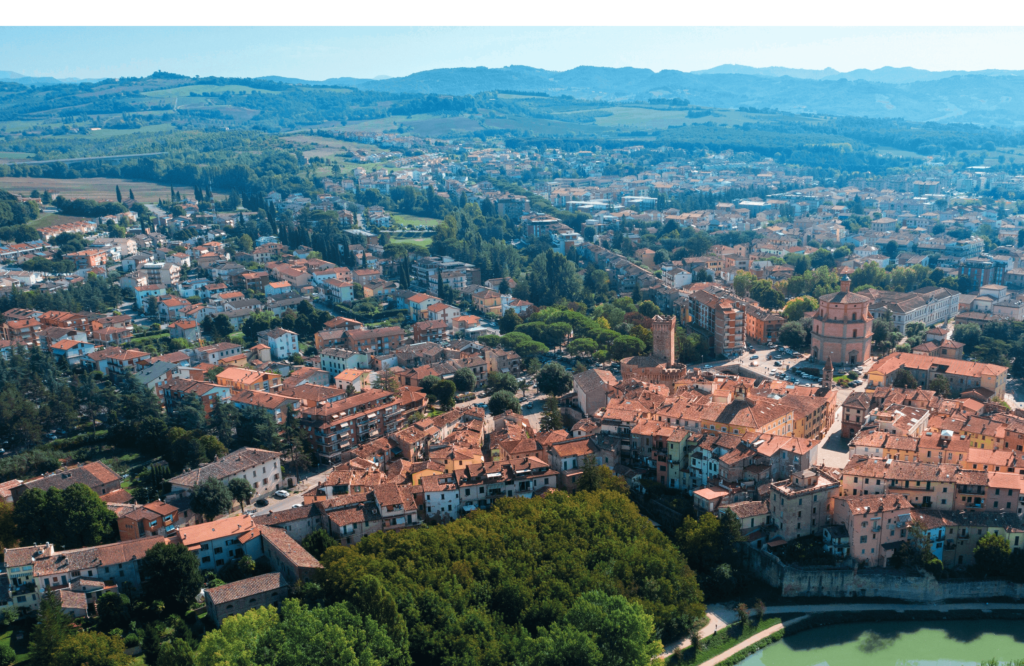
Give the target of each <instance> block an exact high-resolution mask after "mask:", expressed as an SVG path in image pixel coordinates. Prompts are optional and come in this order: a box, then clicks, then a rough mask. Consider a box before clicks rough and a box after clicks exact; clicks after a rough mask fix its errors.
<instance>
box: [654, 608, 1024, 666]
mask: <svg viewBox="0 0 1024 666" xmlns="http://www.w3.org/2000/svg"><path fill="white" fill-rule="evenodd" d="M892 610H894V611H896V612H897V613H902V612H903V611H919V610H925V611H936V612H940V613H945V612H948V611H954V610H979V611H982V612H986V611H993V610H1024V604H1020V603H1016V604H1011V603H984V602H971V603H951V604H946V603H937V604H936V603H933V604H894V603H879V604H807V605H795V606H768V607H766V608H765V616H766V617H770V616H772V615H780V614H782V613H787V614H789V613H801V616H800V617H798V618H794V619H792V620H786V621H785V622H783V623H781V624H776V625H774V626H772V627H769V628H768V629H765V630H764V631H760V632H758V633H756V634H754V635H753V636H751V637H750V638H748V639H746V640H744V641H743V642H741V643H738V644H737V645H734V646H733V647H731V648H729V649H728V650H726V651H725V652H723V653H722V654H720V655H718V656H717V657H714V658H712V659H709V660H708V661H706V662H703V663H702V664H701V666H714V665H715V664H717V663H719V662H720V661H722V660H723V659H726V658H727V657H731V656H732V655H734V654H736V653H737V652H739V651H740V650H742V649H744V648H746V647H747V646H750V645H753V644H754V643H756V642H758V641H759V640H761V639H764V638H767V637H768V636H771V635H772V634H774V633H775V632H776V631H779V630H780V629H782V628H783V627H787V626H789V625H791V624H794V623H796V622H800V621H801V620H805V619H807V618H808V617H809V616H811V615H814V614H816V613H835V612H870V611H892ZM752 612H753V611H752ZM707 618H708V624H707V626H706V627H704V628H703V629H701V630H700V637H701V638H707V637H708V636H711V635H713V634H714V633H715V632H716V631H718V630H719V629H723V628H725V627H727V626H728V625H730V624H732V623H734V622H736V621H737V620H739V616H738V615H737V614H736V611H734V610H733V609H731V608H728V607H726V606H722V605H711V606H708V611H707ZM688 647H690V639H688V638H683V639H680V640H678V641H675V642H673V643H670V644H668V645H666V646H665V651H664V652H662V653H661V654H659V655H658V656H657V657H656V658H657V659H668V658H669V657H670V656H672V653H673V652H675V651H676V650H679V649H682V650H685V649H686V648H688Z"/></svg>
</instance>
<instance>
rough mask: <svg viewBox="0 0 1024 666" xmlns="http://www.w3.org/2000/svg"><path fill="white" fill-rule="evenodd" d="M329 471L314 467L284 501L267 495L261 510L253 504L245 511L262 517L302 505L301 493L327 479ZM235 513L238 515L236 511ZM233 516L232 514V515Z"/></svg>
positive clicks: (325, 468)
mask: <svg viewBox="0 0 1024 666" xmlns="http://www.w3.org/2000/svg"><path fill="white" fill-rule="evenodd" d="M328 471H330V470H329V469H328V468H327V467H326V466H323V465H321V466H319V467H314V468H313V469H312V470H310V472H311V474H310V475H309V476H307V477H306V478H304V479H301V480H300V481H299V485H297V486H296V487H294V488H292V489H290V490H289V491H288V492H289V493H291V494H290V495H288V497H286V498H285V499H275V498H274V496H273V495H267V500H269V502H270V503H269V504H267V506H265V507H263V508H259V507H257V506H255V505H253V504H250V505H249V506H247V507H245V508H246V510H247V511H256V515H260V516H262V515H264V514H268V513H271V512H277V511H284V510H286V509H290V508H292V506H293V505H295V504H302V493H304V492H305V491H307V490H309V489H310V488H312V487H313V486H315V485H316V484H318V483H320V482H321V481H323V480H324V479H326V478H327V472H328ZM235 513H238V512H237V511H236V512H235ZM232 515H234V514H232Z"/></svg>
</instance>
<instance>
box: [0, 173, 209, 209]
mask: <svg viewBox="0 0 1024 666" xmlns="http://www.w3.org/2000/svg"><path fill="white" fill-rule="evenodd" d="M118 185H120V186H121V196H122V197H124V198H125V199H127V198H128V190H129V189H131V191H132V192H134V194H135V199H136V201H141V202H143V203H156V201H157V199H160V198H163V199H170V198H171V187H170V186H169V185H157V184H156V183H140V182H136V181H131V180H114V179H112V178H73V179H64V178H0V190H7V191H8V192H14V193H15V194H23V195H28V194H31V192H32V190H39V191H40V192H42V191H43V190H49V191H50V193H51V194H52V195H53V196H54V197H55V198H56V196H57V195H58V194H62V195H64V197H66V198H68V199H94V200H96V201H117V195H116V194H115V192H114V187H115V186H118ZM186 192H188V193H191V188H188V189H187V190H186Z"/></svg>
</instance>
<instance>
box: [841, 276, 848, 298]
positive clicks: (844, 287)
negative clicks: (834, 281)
mask: <svg viewBox="0 0 1024 666" xmlns="http://www.w3.org/2000/svg"><path fill="white" fill-rule="evenodd" d="M839 291H841V292H843V293H844V294H848V293H850V276H849V275H844V276H843V277H842V279H841V280H839Z"/></svg>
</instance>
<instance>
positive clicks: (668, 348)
mask: <svg viewBox="0 0 1024 666" xmlns="http://www.w3.org/2000/svg"><path fill="white" fill-rule="evenodd" d="M651 337H652V338H653V339H654V358H656V359H658V360H659V361H662V362H663V363H665V364H666V365H675V364H676V318H675V316H674V315H673V316H671V317H664V316H662V315H656V316H655V317H654V319H653V321H652V323H651Z"/></svg>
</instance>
